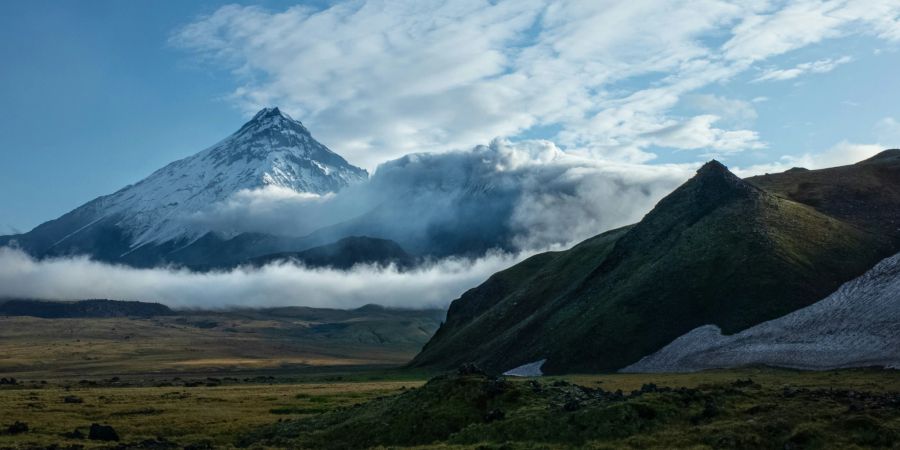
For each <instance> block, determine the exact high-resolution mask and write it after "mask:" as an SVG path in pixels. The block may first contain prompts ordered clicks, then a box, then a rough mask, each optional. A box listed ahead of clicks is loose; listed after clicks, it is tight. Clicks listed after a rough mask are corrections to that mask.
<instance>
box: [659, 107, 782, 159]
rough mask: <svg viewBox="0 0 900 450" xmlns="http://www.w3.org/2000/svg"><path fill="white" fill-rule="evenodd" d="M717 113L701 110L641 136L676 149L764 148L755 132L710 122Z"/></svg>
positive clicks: (738, 149) (735, 150) (729, 151)
mask: <svg viewBox="0 0 900 450" xmlns="http://www.w3.org/2000/svg"><path fill="white" fill-rule="evenodd" d="M718 120H719V116H716V115H713V114H704V115H701V116H695V117H692V118H690V119H688V120H687V121H685V122H680V123H675V124H673V125H670V126H667V127H665V128H662V129H659V130H656V131H653V132H650V133H646V134H644V135H643V136H642V137H643V138H645V139H646V140H647V141H648V142H651V143H652V144H653V145H657V146H660V147H671V148H677V149H687V150H692V149H715V150H717V152H716V153H735V152H740V151H744V150H747V149H760V148H765V147H766V144H764V143H763V142H760V140H759V134H758V133H757V132H755V131H750V130H734V131H727V130H722V129H720V128H716V127H714V126H713V123H715V122H717V121H718Z"/></svg>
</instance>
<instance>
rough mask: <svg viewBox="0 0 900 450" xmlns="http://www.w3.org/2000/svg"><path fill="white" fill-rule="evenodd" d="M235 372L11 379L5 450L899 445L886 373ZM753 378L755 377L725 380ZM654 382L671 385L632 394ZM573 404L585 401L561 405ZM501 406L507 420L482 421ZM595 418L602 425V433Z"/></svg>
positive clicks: (6, 393) (893, 381) (0, 418)
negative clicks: (99, 428) (107, 433)
mask: <svg viewBox="0 0 900 450" xmlns="http://www.w3.org/2000/svg"><path fill="white" fill-rule="evenodd" d="M244 375H246V376H245V377H243V378H234V377H227V378H216V377H206V378H185V377H176V378H171V379H168V380H162V379H159V378H156V379H154V380H153V381H152V382H153V383H156V384H171V385H160V386H156V385H154V386H149V385H139V384H140V383H139V380H137V379H130V380H123V379H120V380H111V379H96V380H84V381H75V380H62V379H57V380H51V381H44V382H42V381H38V380H30V379H29V380H17V381H18V384H17V385H15V386H3V387H2V388H0V425H2V429H3V430H5V429H6V427H7V426H8V425H10V424H12V423H14V422H15V421H21V422H25V423H27V424H28V426H29V431H28V432H27V433H22V434H16V435H10V434H6V433H0V448H6V447H9V448H44V447H47V446H50V445H53V444H56V445H59V446H60V447H61V448H66V447H68V446H83V448H86V449H90V448H108V447H110V446H112V445H113V444H116V445H121V444H126V448H182V447H188V446H194V447H191V448H232V447H238V446H240V447H249V448H271V447H292V448H298V447H299V448H303V447H305V448H319V447H321V446H322V445H327V443H332V444H333V445H332V447H333V448H357V447H365V446H370V445H371V446H379V445H382V446H386V447H406V446H410V447H421V448H479V447H480V446H486V448H558V447H568V446H577V447H586V448H873V447H881V448H892V447H893V448H896V446H897V443H898V442H900V441H898V440H897V439H898V436H900V404H896V403H891V401H896V399H897V393H898V392H900V373H898V372H896V371H881V370H847V371H831V372H799V371H786V370H774V369H768V368H758V369H744V370H732V371H715V372H703V373H695V374H658V375H644V374H641V375H631V374H604V375H571V376H560V377H549V378H542V379H540V380H539V384H540V386H542V390H540V391H538V390H534V384H533V383H532V380H523V379H512V380H507V382H506V383H505V384H504V385H505V386H506V387H505V388H503V389H501V390H500V393H499V394H497V396H496V397H490V396H488V397H484V392H485V391H484V386H487V385H491V386H493V384H490V383H493V382H492V381H489V380H488V379H481V378H478V377H475V378H474V379H469V378H467V377H461V378H460V377H455V376H451V377H443V378H438V379H437V381H434V382H430V383H428V385H426V386H425V387H424V388H423V387H422V386H423V385H425V383H426V380H428V379H429V378H430V377H431V375H432V374H426V373H411V372H406V371H397V370H380V369H361V368H360V369H359V370H355V371H346V370H345V369H344V370H343V371H342V369H341V368H331V369H327V368H320V369H319V370H318V371H315V372H309V371H307V372H298V373H293V372H292V371H290V370H288V371H285V372H282V373H280V374H277V375H273V376H272V378H270V377H269V376H268V375H267V376H261V375H253V374H252V373H246V374H244ZM747 379H752V381H753V384H752V385H750V386H749V387H747V386H741V385H740V384H737V385H736V384H735V381H737V380H747ZM650 384H653V385H656V386H658V387H661V388H665V387H669V388H673V389H675V391H673V392H669V393H666V392H649V393H647V394H643V395H639V396H637V397H628V396H629V395H630V394H629V393H630V392H632V391H635V390H637V391H640V390H641V388H642V387H643V386H647V385H650ZM735 386H738V387H735ZM681 388H685V389H688V391H686V392H687V393H683V392H682V393H680V391H678V389H681ZM582 389H585V390H582ZM598 389H602V392H606V393H609V395H614V394H613V393H615V391H618V390H622V391H623V392H624V395H625V398H624V399H622V400H609V399H608V398H605V397H604V398H605V399H600V400H598V399H596V398H594V397H592V396H593V395H595V394H591V392H594V390H598ZM534 392H540V393H539V394H535V393H534ZM585 392H587V393H588V394H585ZM597 392H601V391H597ZM848 393H849V394H848ZM603 395H606V394H603ZM67 397H69V398H70V402H67V401H66V398H67ZM72 398H76V399H77V400H75V401H73V400H71V399H72ZM892 399H893V400H892ZM572 400H575V401H577V402H578V405H579V406H578V407H577V408H571V409H572V411H569V410H568V409H570V408H569V407H568V406H566V403H567V402H570V401H572ZM354 405H357V406H354ZM710 405H713V406H710ZM710 408H712V409H710ZM495 409H496V410H502V411H504V414H505V417H504V418H502V419H499V420H489V419H488V418H487V416H486V414H487V413H488V412H490V411H493V410H495ZM595 422H596V423H595ZM92 423H99V424H104V425H110V426H113V427H114V428H115V430H116V431H117V433H118V434H119V436H120V438H121V441H120V442H119V443H112V444H111V443H105V442H99V441H91V440H88V439H78V438H67V437H65V434H66V433H71V432H74V431H75V430H79V431H80V432H81V433H83V434H85V435H87V433H88V427H89V426H90V424H92ZM426 423H427V424H428V425H424V424H426ZM604 426H608V427H611V428H610V429H609V430H607V431H606V432H603V430H604V428H603V427H604ZM428 427H431V430H432V431H430V432H432V433H434V434H428V433H429V431H427V430H428ZM435 430H436V431H435ZM590 430H598V431H597V433H593V432H591V431H590ZM367 432H368V433H372V434H371V435H367V434H366V433H367ZM598 433H599V434H598ZM604 433H605V434H604ZM372 436H376V437H372ZM517 436H518V438H517ZM356 439H359V440H356ZM323 443H326V444H323ZM128 446H131V447H128ZM167 446H168V447H167ZM176 446H177V447H176Z"/></svg>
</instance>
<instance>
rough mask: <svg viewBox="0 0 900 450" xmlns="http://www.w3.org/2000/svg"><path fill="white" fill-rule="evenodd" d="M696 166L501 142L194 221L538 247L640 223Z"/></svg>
mask: <svg viewBox="0 0 900 450" xmlns="http://www.w3.org/2000/svg"><path fill="white" fill-rule="evenodd" d="M692 169H693V167H692V166H681V165H652V166H651V165H640V164H623V163H612V162H604V161H598V160H596V159H593V158H587V157H580V156H578V155H576V154H572V153H570V152H563V151H562V150H560V149H559V148H557V147H556V145H554V144H553V143H552V142H549V141H538V140H531V141H522V142H516V143H512V142H509V141H505V140H495V141H494V142H492V143H491V144H490V145H488V146H478V147H475V148H474V149H472V150H470V151H454V152H446V153H421V154H411V155H407V156H404V157H402V158H399V159H396V160H393V161H389V162H386V163H384V164H382V165H381V166H379V167H378V169H377V170H376V172H375V174H374V175H373V177H372V178H371V179H370V180H369V181H368V182H366V183H363V184H360V185H356V186H352V187H350V188H347V189H345V190H343V191H341V192H340V193H339V194H336V195H329V196H325V197H316V196H310V195H308V194H296V193H293V192H290V191H287V192H286V191H285V190H283V189H278V188H266V189H260V190H255V191H243V192H240V193H238V194H237V195H235V196H233V197H232V198H231V199H229V200H228V201H226V202H223V203H220V204H217V205H214V206H212V207H211V208H209V209H208V210H205V211H201V212H199V213H196V214H195V215H194V216H193V217H191V218H190V219H189V220H192V221H194V222H196V223H199V224H202V226H203V227H204V228H205V229H214V230H217V231H221V232H226V233H239V232H260V233H270V234H276V235H293V236H304V235H306V234H308V233H311V232H313V231H314V230H316V229H321V228H323V227H325V226H327V225H335V224H339V223H342V222H346V221H348V220H351V219H353V218H354V217H358V216H362V215H366V219H365V225H360V226H359V227H357V228H354V229H352V232H353V234H365V235H369V236H372V237H379V238H386V239H393V240H396V241H398V242H399V243H400V244H401V245H402V246H403V247H404V248H406V249H407V250H408V251H412V252H416V253H423V252H424V253H430V254H437V255H439V256H440V255H441V254H442V252H441V251H440V250H437V251H435V247H440V246H442V245H446V241H447V240H448V239H459V240H461V241H463V240H465V239H467V238H471V239H469V240H470V241H471V240H472V239H476V238H479V239H480V238H483V237H484V236H485V235H488V236H490V238H491V239H493V241H490V242H486V243H485V245H484V247H486V248H484V249H476V250H486V249H488V248H491V247H492V246H494V247H499V248H502V249H504V250H507V251H512V252H519V251H533V250H535V249H542V248H549V247H555V246H561V245H562V246H565V245H570V244H572V243H575V242H578V241H581V240H583V239H586V238H588V237H590V236H593V235H596V234H598V233H600V232H602V231H605V230H609V229H611V228H615V227H619V226H623V225H627V224H630V223H634V222H636V221H638V220H640V218H641V217H642V216H643V214H645V213H646V212H647V211H649V210H650V209H651V208H652V207H653V205H655V204H656V202H657V201H659V199H660V198H662V197H663V196H664V195H665V194H667V193H669V192H670V191H672V189H674V188H675V187H676V186H678V185H679V184H680V183H682V182H683V181H684V180H686V179H687V178H688V177H689V176H690V175H691V174H692V172H693V170H692ZM436 230H439V231H440V232H438V231H436ZM433 235H438V236H440V237H439V238H435V237H434V236H433ZM476 235H477V236H476ZM448 236H451V237H449V238H448ZM461 236H462V237H465V238H461ZM337 237H338V238H339V237H343V236H337ZM489 244H492V245H489ZM461 245H466V244H461ZM452 250H459V249H458V248H454V249H452ZM443 254H454V252H453V251H449V250H448V251H444V252H443Z"/></svg>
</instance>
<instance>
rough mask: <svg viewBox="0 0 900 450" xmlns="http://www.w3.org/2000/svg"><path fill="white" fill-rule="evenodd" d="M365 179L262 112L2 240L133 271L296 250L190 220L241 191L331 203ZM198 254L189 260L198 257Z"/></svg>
mask: <svg viewBox="0 0 900 450" xmlns="http://www.w3.org/2000/svg"><path fill="white" fill-rule="evenodd" d="M367 178H368V173H367V172H366V171H365V170H363V169H361V168H359V167H356V166H353V165H351V164H350V163H348V162H347V161H346V160H344V158H342V157H341V156H340V155H338V154H336V153H334V152H332V151H331V150H329V149H328V148H327V147H325V146H324V145H322V144H321V143H319V142H317V141H316V140H315V139H314V138H313V137H312V135H311V134H310V132H309V130H307V129H306V127H304V126H303V124H301V123H300V122H298V121H296V120H294V119H292V118H291V117H289V116H288V115H286V114H285V113H283V112H281V111H280V110H279V109H278V108H266V109H263V110H261V111H260V112H258V113H257V114H256V115H255V116H254V117H253V118H252V119H251V120H250V121H249V122H247V123H246V124H244V126H242V127H241V128H240V129H239V130H238V131H237V132H235V133H234V134H232V135H231V136H229V137H228V138H226V139H224V140H223V141H221V142H219V143H218V144H215V145H213V146H212V147H210V148H208V149H206V150H203V151H201V152H200V153H197V154H195V155H193V156H189V157H187V158H184V159H182V160H179V161H175V162H173V163H171V164H169V165H167V166H165V167H163V168H162V169H159V170H157V171H156V172H154V173H153V174H151V175H150V176H148V177H147V178H145V179H143V180H141V181H139V182H138V183H135V184H133V185H130V186H127V187H125V188H123V189H121V190H119V191H117V192H115V193H113V194H111V195H106V196H103V197H99V198H97V199H95V200H92V201H90V202H88V203H86V204H84V205H82V206H80V207H79V208H76V209H75V210H73V211H72V212H69V213H67V214H65V215H63V216H62V217H60V218H58V219H56V220H52V221H50V222H47V223H44V224H42V225H39V226H38V227H36V228H35V229H34V230H32V231H30V232H28V233H25V234H23V235H18V236H7V237H5V238H3V239H0V245H2V244H4V243H8V242H12V241H15V242H16V245H18V246H20V247H21V248H23V249H25V250H26V251H28V252H29V253H31V254H32V255H35V256H41V257H42V256H56V255H71V254H88V255H91V256H93V257H94V258H96V259H100V260H104V261H112V262H122V263H126V264H131V265H137V266H150V265H156V264H160V263H167V262H176V263H185V264H190V263H202V262H209V261H210V260H215V259H216V258H217V257H223V255H208V254H207V253H208V250H209V248H210V247H217V251H218V252H219V253H222V254H224V257H232V258H234V257H238V256H240V257H249V256H259V255H263V254H265V253H272V252H276V251H284V250H286V249H292V247H291V246H290V242H291V240H290V239H288V238H282V237H276V236H267V235H253V234H247V235H237V236H230V235H223V234H221V233H211V232H210V230H207V229H204V227H203V226H202V225H200V224H198V223H195V222H192V221H191V220H189V219H190V217H191V215H192V214H194V213H196V212H197V211H199V210H202V209H203V208H205V207H207V206H209V205H210V204H213V203H215V202H220V201H223V200H225V199H227V198H228V197H230V196H231V195H233V194H235V193H236V192H239V191H241V190H245V189H257V188H262V187H266V186H275V187H281V188H286V189H290V190H293V191H296V192H306V193H312V194H325V193H329V192H337V191H339V190H341V189H342V188H345V187H347V186H349V185H351V184H353V183H358V182H361V181H364V180H366V179H367ZM192 248H193V251H192Z"/></svg>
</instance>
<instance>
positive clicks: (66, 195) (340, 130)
mask: <svg viewBox="0 0 900 450" xmlns="http://www.w3.org/2000/svg"><path fill="white" fill-rule="evenodd" d="M898 49H900V1H897V0H865V1H861V0H860V1H821V0H797V1H790V2H784V1H753V0H750V1H746V0H744V1H724V0H699V1H676V0H672V1H666V2H661V1H642V0H631V1H628V2H612V1H599V0H582V1H578V0H573V1H553V2H551V1H549V0H543V1H542V0H515V1H475V0H471V1H470V0H459V1H454V2H445V1H428V0H417V1H411V0H410V1H346V2H344V1H342V2H326V1H319V2H300V3H297V2H286V1H263V2H245V3H239V4H234V3H229V2H218V1H191V2H181V1H177V2H176V1H167V2H158V1H152V2H151V1H129V2H121V1H100V0H98V1H92V2H77V3H76V2H63V1H57V2H50V1H42V0H37V1H35V0H29V1H10V2H5V3H4V14H3V15H2V16H0V61H2V64H0V104H2V105H3V107H2V108H0V234H6V233H8V232H16V231H27V230H29V229H31V228H32V227H34V226H36V225H38V224H39V223H41V222H43V221H46V220H50V219H53V218H55V217H57V216H59V215H61V214H63V213H65V212H67V211H69V210H71V209H73V208H75V207H77V206H78V205H80V204H82V203H84V202H86V201H88V200H91V199H93V198H95V197H97V196H99V195H103V194H108V193H112V192H114V191H116V190H118V189H119V188H121V187H124V186H125V185H127V184H129V183H133V182H136V181H138V180H140V179H141V178H143V177H144V176H146V175H148V174H150V173H151V172H152V171H153V170H155V169H157V168H159V167H161V166H163V165H165V164H166V163H168V162H171V161H173V160H175V159H179V158H182V157H185V156H188V155H191V154H193V153H195V152H198V151H200V150H202V149H204V148H206V147H208V146H210V145H212V144H214V143H216V142H217V141H219V140H221V139H222V138H224V137H226V136H227V135H228V134H230V133H232V132H233V131H235V130H237V128H239V127H240V125H241V124H242V123H243V122H244V121H246V120H247V119H248V118H249V117H251V116H252V114H253V113H254V112H255V111H257V110H258V109H260V108H262V107H264V106H279V107H281V108H282V109H283V110H285V111H287V112H288V113H290V114H291V115H292V116H293V117H295V118H297V119H299V120H301V121H302V122H303V123H304V124H305V125H306V126H307V127H308V128H309V129H310V130H311V132H312V133H313V135H314V136H315V137H316V138H317V139H318V140H320V141H321V142H323V143H324V144H326V145H328V146H329V147H330V148H332V149H333V150H335V151H337V152H338V153H340V154H342V155H343V156H345V157H346V158H347V159H348V160H350V162H352V163H355V164H357V165H360V166H363V167H365V168H367V169H369V170H370V171H371V170H374V169H376V167H377V166H378V164H380V163H383V162H385V161H388V160H391V159H395V158H398V157H401V156H403V155H405V154H407V153H411V152H446V151H449V150H463V151H465V150H467V149H471V148H473V147H474V146H476V145H479V144H487V143H489V142H491V141H492V140H493V139H494V138H498V137H499V138H504V139H509V140H511V141H525V140H535V139H539V140H547V141H551V142H553V143H554V144H555V145H556V146H557V147H558V148H560V149H561V150H562V151H564V152H567V153H570V154H572V155H577V156H579V157H582V158H590V159H593V160H596V161H597V164H604V163H609V164H632V165H666V164H685V165H691V164H699V163H700V162H702V161H705V160H708V159H710V158H718V159H720V160H722V161H723V162H725V163H726V164H727V165H729V166H730V167H732V168H734V169H735V170H737V171H738V173H739V174H751V173H759V172H765V171H777V170H784V169H787V168H790V167H792V166H795V165H797V166H805V167H809V168H814V167H824V166H829V165H836V164H845V163H850V162H853V161H856V160H859V159H862V158H865V157H867V156H870V155H872V154H874V153H875V152H877V151H878V150H880V149H884V148H892V147H900V112H898V111H897V110H896V106H895V105H898V104H900V90H898V89H894V88H893V86H894V80H893V78H895V74H896V73H897V72H898V69H900V59H898V57H900V53H898Z"/></svg>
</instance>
